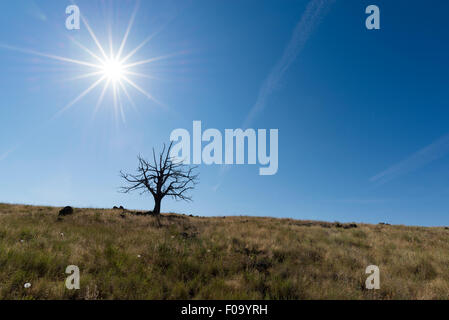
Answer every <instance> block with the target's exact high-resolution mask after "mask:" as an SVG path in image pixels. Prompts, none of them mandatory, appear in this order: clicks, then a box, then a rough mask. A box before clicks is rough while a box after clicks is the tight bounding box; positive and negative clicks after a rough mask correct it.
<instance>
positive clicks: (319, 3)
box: [213, 0, 335, 191]
mask: <svg viewBox="0 0 449 320" xmlns="http://www.w3.org/2000/svg"><path fill="white" fill-rule="evenodd" d="M333 2H335V0H311V1H310V2H309V3H308V4H307V7H306V10H305V11H304V13H303V14H302V16H301V18H300V19H299V22H298V23H297V24H296V27H295V29H294V30H293V34H292V37H291V39H290V41H289V43H288V45H287V46H286V47H285V50H284V53H283V55H282V57H281V58H280V59H279V60H278V61H277V63H276V64H275V65H274V67H273V69H272V70H271V72H270V73H269V74H268V76H267V77H266V78H265V80H264V82H263V83H262V86H261V88H260V90H259V94H258V96H257V100H256V103H255V104H254V106H253V107H252V108H251V110H250V112H249V113H248V115H247V117H246V119H245V121H244V123H243V126H242V128H243V129H246V128H248V127H249V126H250V125H251V122H252V121H253V120H254V118H255V117H256V115H257V114H258V113H260V112H261V111H262V110H263V109H264V108H265V105H266V102H267V99H268V97H269V96H270V95H271V94H272V93H273V92H274V91H275V89H276V88H278V87H279V82H280V81H281V80H282V77H283V76H284V74H285V72H286V71H287V70H288V68H289V67H290V66H291V64H292V63H293V62H294V61H295V60H296V58H297V57H298V55H299V54H300V53H301V51H302V50H303V48H304V46H305V44H306V42H307V40H308V39H309V38H310V36H311V34H312V32H313V31H314V30H315V28H316V27H317V26H318V25H319V23H320V22H321V20H322V19H323V17H324V16H325V15H326V13H327V12H328V11H329V9H330V6H331V5H332V3H333ZM228 170H229V166H225V167H222V168H221V170H220V182H219V183H218V184H217V185H216V186H214V188H213V189H214V191H216V190H218V189H219V188H220V186H221V184H222V180H223V176H224V174H225V173H226V172H227V171H228Z"/></svg>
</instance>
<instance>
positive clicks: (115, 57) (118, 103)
mask: <svg viewBox="0 0 449 320" xmlns="http://www.w3.org/2000/svg"><path fill="white" fill-rule="evenodd" d="M137 11H138V5H136V7H135V9H134V11H133V13H132V15H131V18H130V21H129V23H128V25H127V28H126V30H125V33H124V36H123V39H122V40H121V42H120V46H118V49H117V50H114V48H113V37H112V33H111V32H110V30H111V29H110V28H109V39H108V42H109V48H106V47H105V46H103V45H102V43H101V42H100V40H99V39H98V37H97V36H96V34H95V33H94V31H93V30H92V28H91V26H90V25H89V23H88V21H87V19H86V18H85V17H84V16H83V15H81V21H82V22H83V25H84V27H85V28H86V29H87V31H88V33H89V35H90V37H91V39H92V40H93V42H94V44H95V46H94V49H90V48H88V46H86V45H84V44H82V43H80V42H79V41H77V40H75V39H74V38H73V37H71V36H69V37H68V38H69V39H70V41H72V42H73V43H74V44H75V45H76V46H78V47H79V48H80V49H81V50H83V51H84V52H85V53H87V54H88V55H89V56H90V57H91V58H92V59H91V61H83V60H79V59H75V58H72V57H63V56H58V55H54V54H47V53H42V52H38V51H35V50H28V49H21V48H18V47H14V46H9V45H1V44H0V46H1V47H3V48H5V49H9V50H14V51H18V52H22V53H26V54H30V55H35V56H39V57H43V58H47V59H52V60H57V61H60V62H64V63H67V64H72V65H78V66H80V67H83V68H87V69H90V70H88V71H87V72H84V73H82V74H80V75H78V76H76V77H73V78H71V79H69V80H80V79H93V80H92V82H91V84H90V85H88V86H87V88H86V89H84V90H83V91H82V92H81V93H80V94H79V95H78V96H76V97H75V98H74V99H73V100H71V101H70V102H69V103H67V105H65V106H64V107H62V108H61V109H60V110H59V111H58V112H57V113H56V114H55V116H54V117H53V118H56V117H58V116H60V115H61V114H62V113H64V112H65V111H67V110H68V109H70V108H72V107H73V106H74V105H75V104H77V103H78V102H80V101H81V100H82V99H83V98H84V97H86V96H87V95H88V94H89V93H91V92H92V91H93V90H94V89H96V88H97V87H100V88H102V89H101V91H100V94H99V97H98V100H97V103H96V104H95V106H94V108H93V110H94V112H93V113H94V115H95V114H96V112H97V111H98V109H99V108H100V106H101V104H102V103H103V101H104V98H105V96H106V94H107V93H108V92H109V91H110V92H112V98H113V105H114V112H115V114H116V115H118V114H119V115H120V117H121V119H122V120H123V121H125V113H124V110H123V101H122V96H124V97H125V98H126V99H127V101H128V103H129V104H130V105H131V106H132V107H133V108H136V106H135V104H134V102H133V100H132V98H131V92H130V91H129V90H128V89H133V90H134V91H137V92H139V94H142V95H143V96H145V97H146V98H147V99H149V100H151V101H153V102H154V103H157V104H159V105H160V104H161V103H160V102H158V101H157V100H156V99H155V98H154V97H153V95H151V94H150V93H149V92H147V91H146V90H145V89H144V88H142V87H141V86H140V85H138V84H137V83H136V82H135V80H134V78H135V77H139V78H147V79H154V77H153V76H151V75H148V74H145V73H142V72H139V70H137V67H139V66H143V65H146V64H150V63H153V62H156V61H159V60H162V59H167V58H170V57H172V56H174V54H169V55H164V56H159V57H152V58H147V59H144V60H140V61H132V58H133V57H134V55H135V54H136V53H137V52H138V51H139V50H140V49H142V48H143V47H144V46H145V45H146V44H147V43H148V42H149V41H150V40H151V39H152V37H153V36H154V34H153V35H151V36H149V37H147V38H146V39H144V40H143V41H142V42H141V43H140V44H139V45H137V46H136V47H134V48H133V49H132V50H130V51H126V46H127V41H128V38H129V35H130V33H131V30H132V27H133V24H134V20H135V18H136V14H137ZM107 49H109V50H107Z"/></svg>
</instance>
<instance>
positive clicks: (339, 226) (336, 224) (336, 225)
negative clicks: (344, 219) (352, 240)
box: [335, 222, 343, 228]
mask: <svg viewBox="0 0 449 320" xmlns="http://www.w3.org/2000/svg"><path fill="white" fill-rule="evenodd" d="M335 227H337V228H343V225H342V224H341V223H340V222H336V223H335Z"/></svg>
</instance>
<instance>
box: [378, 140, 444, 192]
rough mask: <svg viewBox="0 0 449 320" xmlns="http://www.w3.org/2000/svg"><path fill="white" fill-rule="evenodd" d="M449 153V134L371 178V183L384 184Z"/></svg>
mask: <svg viewBox="0 0 449 320" xmlns="http://www.w3.org/2000/svg"><path fill="white" fill-rule="evenodd" d="M448 152H449V134H447V135H445V136H443V137H441V138H440V139H438V140H437V141H435V142H433V143H432V144H430V145H428V146H427V147H425V148H423V149H421V150H419V151H418V152H416V153H414V154H412V155H411V156H409V157H408V158H406V159H404V160H402V161H400V162H399V163H397V164H395V165H393V166H391V167H390V168H388V169H387V170H385V171H382V172H381V173H379V174H377V175H375V176H373V177H371V178H370V181H371V182H375V183H377V184H384V183H386V182H388V181H390V180H393V179H395V178H397V177H399V176H402V175H404V174H406V173H409V172H412V171H415V170H417V169H419V168H421V167H423V166H425V165H427V164H429V163H431V162H432V161H435V160H437V159H440V158H442V157H443V156H445V155H446V154H447V153H448Z"/></svg>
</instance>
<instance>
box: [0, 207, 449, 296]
mask: <svg viewBox="0 0 449 320" xmlns="http://www.w3.org/2000/svg"><path fill="white" fill-rule="evenodd" d="M57 213H58V209H57V208H49V207H30V206H13V205H4V204H0V299H448V298H449V269H448V265H449V241H448V239H449V230H446V229H444V228H419V227H405V226H386V225H385V226H384V225H359V226H358V227H357V228H350V229H349V228H348V229H345V228H343V227H344V226H340V225H337V224H332V223H324V222H311V221H297V220H290V219H271V218H250V217H226V218H198V217H188V216H183V215H174V214H171V215H164V217H163V218H162V219H161V221H162V224H163V226H162V227H161V228H158V227H157V224H156V222H155V221H154V218H152V217H148V216H134V215H129V214H127V215H126V216H125V217H124V218H123V217H121V216H120V213H121V211H117V210H115V211H114V210H97V209H95V210H94V209H75V215H74V216H69V217H65V218H64V219H63V220H62V221H58V219H57ZM61 233H63V234H64V236H62V235H61ZM20 240H24V241H23V242H21V241H20ZM138 255H141V257H140V258H139V257H138ZM72 264H73V265H77V266H79V268H80V270H81V289H80V290H72V291H70V290H67V289H65V285H64V283H65V279H66V276H67V275H66V274H65V273H64V272H65V268H66V267H67V266H68V265H72ZM371 264H374V265H378V266H379V268H380V271H381V289H380V290H376V291H373V290H366V289H364V286H365V285H364V284H365V280H366V277H367V276H366V275H365V274H364V272H365V268H366V267H367V266H368V265H371ZM26 282H30V283H31V284H32V287H31V288H29V289H25V288H24V287H23V285H24V283H26Z"/></svg>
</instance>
